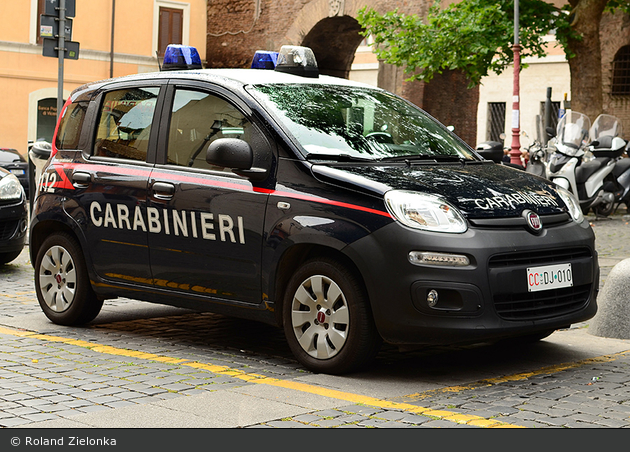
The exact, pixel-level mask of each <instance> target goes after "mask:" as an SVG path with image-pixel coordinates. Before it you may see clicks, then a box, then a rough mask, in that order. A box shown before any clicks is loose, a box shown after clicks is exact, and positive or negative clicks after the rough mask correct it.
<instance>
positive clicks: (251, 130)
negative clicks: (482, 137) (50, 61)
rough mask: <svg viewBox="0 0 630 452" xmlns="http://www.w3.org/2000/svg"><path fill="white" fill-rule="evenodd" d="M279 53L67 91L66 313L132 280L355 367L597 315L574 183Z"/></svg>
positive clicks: (44, 272) (307, 56)
mask: <svg viewBox="0 0 630 452" xmlns="http://www.w3.org/2000/svg"><path fill="white" fill-rule="evenodd" d="M193 57H194V55H193ZM276 59H277V61H276ZM272 60H273V61H271V62H270V65H271V66H272V67H275V70H273V69H272V70H262V69H215V70H203V69H200V68H197V69H195V68H194V67H192V68H190V67H189V68H188V70H163V71H161V72H159V73H154V74H140V75H134V76H128V77H122V78H117V79H112V80H106V81H100V82H96V83H91V84H88V85H85V86H82V87H80V88H78V89H76V90H75V91H74V92H73V93H72V95H71V96H70V98H69V99H68V101H67V102H66V105H65V106H64V109H63V111H62V114H61V117H60V120H59V123H58V125H57V131H56V134H55V138H54V148H53V151H52V154H51V157H50V159H49V160H48V162H47V165H46V166H45V168H44V170H43V172H42V174H41V176H40V177H39V180H38V184H37V193H36V195H35V196H36V198H35V200H34V211H33V215H32V222H31V229H30V252H31V259H32V262H33V266H34V269H35V284H36V289H37V296H38V299H39V303H40V305H41V307H42V309H43V311H44V313H45V314H46V316H48V318H49V319H50V320H51V321H53V322H55V323H58V324H62V325H76V324H82V323H86V322H89V321H91V320H93V319H94V318H95V317H96V316H97V315H98V313H99V310H100V309H101V306H102V304H103V301H104V300H107V299H111V298H115V297H130V298H134V299H138V300H145V301H149V302H155V303H163V304H169V305H174V306H180V307H186V308H192V309H197V310H200V311H212V312H217V313H221V314H226V315H231V316H238V317H243V318H247V319H255V320H259V321H262V322H267V323H269V324H273V325H278V326H280V327H282V328H284V332H285V334H286V339H287V341H288V343H289V345H290V347H291V350H292V351H293V353H294V354H295V357H296V358H297V360H298V361H299V362H300V363H301V364H302V365H304V366H305V367H306V368H308V369H310V370H311V371H314V372H328V373H343V372H350V371H353V370H356V369H358V368H359V367H360V366H363V365H365V364H366V363H368V362H369V361H370V359H372V358H373V357H374V356H375V354H376V353H377V351H378V349H379V346H380V345H381V343H382V342H383V341H385V342H386V343H389V344H397V345H411V344H416V345H418V344H456V343H473V342H480V341H493V340H501V339H505V338H516V339H517V340H532V339H540V338H543V337H545V336H547V335H549V334H551V333H552V332H553V331H554V330H556V329H559V328H565V327H568V326H569V325H571V324H572V323H575V322H581V321H585V320H587V319H589V318H592V317H593V316H594V315H595V313H596V310H597V307H596V295H597V290H598V283H599V266H598V261H597V253H596V251H595V246H594V235H593V232H592V230H591V228H590V226H589V224H588V222H587V221H585V220H584V217H583V216H582V212H581V210H580V207H579V205H578V203H577V202H576V200H575V199H574V198H573V197H572V195H570V194H569V193H568V192H566V191H565V190H563V189H561V188H559V187H556V186H554V185H553V184H551V183H550V182H549V181H546V180H544V179H541V178H538V177H535V176H532V175H529V174H527V173H525V172H524V171H519V170H517V169H513V168H509V167H506V166H503V165H498V164H495V163H493V162H492V161H489V160H484V159H483V158H481V157H480V156H479V155H478V154H477V153H476V152H475V151H474V150H473V149H472V148H470V147H469V146H468V145H466V144H465V143H464V142H462V141H461V140H460V139H459V138H458V137H457V136H455V135H454V134H453V133H451V132H450V131H449V130H447V129H446V128H445V127H443V126H442V125H441V124H440V123H438V122H437V121H436V120H435V119H433V118H432V117H430V116H429V115H428V114H427V113H425V112H424V111H422V110H420V109H418V108H417V107H415V106H414V105H412V104H410V103H409V102H407V101H405V100H403V99H401V98H400V97H397V96H395V95H393V94H391V93H388V92H386V91H383V90H381V89H378V88H374V87H370V86H367V85H363V84H359V83H354V82H351V81H348V80H345V79H340V78H333V77H327V76H319V75H318V73H317V66H316V63H315V58H314V56H313V54H312V52H310V49H307V48H304V47H290V46H285V47H283V49H282V51H281V52H280V54H279V55H275V54H274V56H273V58H272ZM255 62H256V61H255ZM265 64H266V63H265ZM265 64H262V65H263V66H264V65H265ZM185 65H186V64H185ZM166 66H167V64H166V62H165V68H164V69H170V68H167V67H166ZM198 66H199V67H200V65H198ZM176 67H177V66H176ZM262 340H264V338H263V339H262Z"/></svg>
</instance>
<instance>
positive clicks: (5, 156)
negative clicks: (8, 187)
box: [0, 148, 29, 199]
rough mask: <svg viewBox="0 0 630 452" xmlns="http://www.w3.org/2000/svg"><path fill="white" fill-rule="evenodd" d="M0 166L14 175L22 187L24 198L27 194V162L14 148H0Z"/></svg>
mask: <svg viewBox="0 0 630 452" xmlns="http://www.w3.org/2000/svg"><path fill="white" fill-rule="evenodd" d="M0 167H2V168H4V169H6V170H7V171H9V172H10V173H12V174H15V176H16V177H17V178H18V180H19V181H20V184H22V187H24V192H25V193H26V198H27V199H28V196H29V183H28V162H27V161H26V159H25V158H24V157H22V155H21V154H20V153H19V152H18V151H17V150H16V149H9V148H0Z"/></svg>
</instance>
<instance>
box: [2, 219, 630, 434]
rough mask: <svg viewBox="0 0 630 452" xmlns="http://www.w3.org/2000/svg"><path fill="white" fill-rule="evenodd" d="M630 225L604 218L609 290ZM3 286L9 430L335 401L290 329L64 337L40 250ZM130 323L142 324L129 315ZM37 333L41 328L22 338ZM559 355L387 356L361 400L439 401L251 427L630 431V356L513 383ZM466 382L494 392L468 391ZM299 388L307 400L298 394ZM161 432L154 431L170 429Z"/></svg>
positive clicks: (513, 351) (132, 307)
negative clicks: (295, 354)
mask: <svg viewBox="0 0 630 452" xmlns="http://www.w3.org/2000/svg"><path fill="white" fill-rule="evenodd" d="M629 223H630V217H628V216H627V215H625V214H623V212H622V214H617V215H615V216H614V217H612V218H610V219H603V220H596V219H594V218H591V224H592V225H593V228H594V230H595V234H596V237H597V247H598V251H599V254H600V265H601V266H602V279H601V282H600V285H601V286H603V284H604V283H605V279H606V276H607V274H608V273H609V271H610V269H611V268H612V267H613V266H614V265H615V264H616V263H617V262H619V261H621V260H623V259H626V258H628V257H630V245H628V244H629V243H630V224H629ZM0 280H1V281H2V283H1V287H0V426H2V427H40V426H55V425H57V424H55V422H63V421H68V420H73V419H79V418H80V416H81V415H84V414H88V413H96V412H107V411H111V410H116V409H124V408H125V407H138V406H143V405H144V406H148V405H151V406H154V405H155V404H156V403H168V401H172V400H176V399H181V398H185V397H188V396H203V395H210V394H217V393H221V392H222V391H227V392H229V393H230V394H234V396H235V397H236V396H237V395H242V394H246V393H248V391H249V392H251V391H253V390H254V388H255V387H256V386H257V385H258V386H261V383H263V384H276V385H278V386H282V387H286V388H291V389H294V390H299V391H303V392H309V391H315V392H316V391H317V390H318V389H321V385H313V384H311V385H310V386H309V385H308V383H305V381H307V382H308V380H305V378H306V379H307V378H308V377H309V376H310V374H309V373H308V372H306V371H304V370H303V369H302V368H301V367H300V366H299V365H298V364H297V363H296V362H295V361H294V359H293V358H292V356H291V353H290V351H289V349H288V347H287V345H286V344H285V341H284V337H283V335H282V332H281V331H280V330H278V329H276V328H273V327H270V326H267V325H264V324H259V323H256V322H249V321H245V320H239V319H231V318H227V317H223V316H219V315H214V314H208V313H202V314H199V313H193V312H191V311H187V310H183V309H176V308H160V307H157V308H155V309H164V315H162V314H161V311H159V312H158V313H157V314H156V315H153V316H149V317H148V318H147V317H146V316H142V315H136V313H137V312H139V310H141V309H143V308H144V307H145V306H146V304H143V303H140V302H135V301H132V300H126V299H119V300H114V301H107V302H106V305H105V307H104V312H103V313H102V314H101V316H103V319H102V320H101V316H99V318H97V321H96V322H94V323H93V324H92V325H90V326H88V327H84V328H68V327H61V326H58V325H54V324H51V323H49V322H46V321H43V320H42V318H43V314H42V313H41V310H40V308H39V306H38V304H37V302H36V297H35V293H34V288H33V271H32V268H31V267H30V262H29V261H28V255H27V251H26V250H25V252H24V253H23V254H22V255H21V256H20V258H18V259H17V260H16V261H14V262H13V263H11V264H9V265H6V266H4V267H0ZM151 306H152V305H151ZM116 309H123V310H125V312H127V313H128V314H127V315H125V316H122V315H117V314H116ZM29 321H30V322H35V324H36V325H37V328H34V327H33V328H26V327H19V326H18V325H21V324H23V322H29ZM3 325H4V326H3ZM587 328H588V323H583V324H578V325H573V326H572V327H571V329H570V331H567V332H566V333H567V335H568V336H567V337H572V336H571V334H573V333H575V334H577V333H582V332H583V331H584V330H585V329H587ZM35 331H36V332H35ZM261 338H264V340H261ZM552 346H553V345H552V344H549V343H548V342H547V341H542V342H540V343H537V344H532V345H514V344H511V345H510V344H497V345H479V346H470V347H450V348H449V347H444V348H432V349H425V350H419V351H410V352H405V353H403V352H399V351H398V350H394V349H391V348H388V347H384V349H383V351H382V352H381V353H380V354H379V356H378V358H377V362H376V363H375V366H374V369H373V370H372V371H371V372H367V373H365V374H361V375H360V376H358V377H357V379H356V380H352V381H351V382H350V383H349V385H351V386H354V387H355V390H356V391H355V392H361V386H362V385H368V384H369V383H370V380H371V379H380V378H383V376H385V378H390V379H391V380H392V382H393V381H394V380H396V379H397V378H399V377H400V376H402V377H403V379H404V378H407V379H410V380H414V379H417V380H420V378H419V377H420V376H421V377H422V378H421V379H422V381H423V382H424V386H422V385H420V386H422V387H426V388H429V389H426V390H425V389H423V390H421V391H419V392H417V393H414V394H405V395H397V396H395V397H391V396H390V397H386V398H383V397H381V396H380V395H379V396H373V397H372V396H370V397H368V396H365V397H364V398H362V399H359V401H355V400H353V399H351V398H348V400H347V401H346V402H344V401H343V400H344V397H345V395H344V394H343V393H341V392H339V393H335V394H336V395H335V394H333V395H331V394H332V393H330V392H324V393H323V394H324V395H326V396H327V397H330V398H331V399H334V398H337V400H336V403H331V404H330V407H329V408H325V409H317V410H311V411H307V412H305V411H304V410H303V409H302V410H295V412H291V411H288V412H287V413H286V415H283V416H278V417H277V418H274V419H272V420H269V419H265V420H263V421H259V422H255V421H253V422H250V423H247V424H244V425H242V426H243V427H250V428H274V427H281V428H318V427H320V428H323V427H328V428H330V427H333V428H416V427H420V428H480V427H497V426H520V427H536V428H557V427H569V428H576V427H593V428H606V427H608V428H623V427H628V426H630V371H629V367H630V342H628V344H627V346H625V344H622V346H621V348H620V350H619V352H617V353H613V354H608V355H606V356H600V357H596V358H592V359H576V360H575V361H570V362H563V363H555V362H549V363H548V365H546V366H543V367H538V368H537V369H536V370H533V371H531V370H530V371H528V372H516V373H509V372H510V369H517V368H520V367H519V365H521V363H522V362H527V361H528V360H533V358H534V357H540V356H541V355H544V353H545V352H546V350H549V349H550V347H552ZM462 369H463V370H462ZM464 370H465V371H466V372H471V371H474V372H477V375H482V376H483V378H481V377H480V378H478V379H476V380H473V381H467V382H466V383H465V384H462V383H461V377H462V375H464V374H463V373H461V372H464ZM458 378H459V379H460V380H458ZM297 381H300V382H301V383H299V384H302V385H303V386H295V385H294V386H291V385H292V384H293V383H295V382H297ZM414 381H415V380H414ZM457 381H459V382H458V383H457V384H451V383H450V382H457ZM427 382H428V383H427ZM227 392H226V393H227ZM315 392H314V393H315ZM364 392H365V391H364ZM295 413H297V414H295ZM47 422H52V424H47ZM156 422H157V424H155V425H153V426H158V427H160V426H161V425H159V422H158V421H156ZM208 422H209V420H208V419H204V418H203V413H199V417H198V418H195V417H193V418H191V417H188V418H186V419H182V420H181V424H182V425H177V424H171V425H169V426H171V427H204V426H208V425H211V424H208ZM60 425H63V424H60ZM132 426H133V425H132Z"/></svg>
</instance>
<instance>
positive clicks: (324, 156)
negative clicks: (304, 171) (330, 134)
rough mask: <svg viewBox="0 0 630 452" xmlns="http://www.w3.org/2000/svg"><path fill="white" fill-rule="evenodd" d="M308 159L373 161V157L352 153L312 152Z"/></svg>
mask: <svg viewBox="0 0 630 452" xmlns="http://www.w3.org/2000/svg"><path fill="white" fill-rule="evenodd" d="M306 160H308V161H309V162H312V161H313V160H328V161H336V162H373V161H374V159H373V158H367V157H358V156H356V155H350V154H323V153H311V154H308V155H307V156H306Z"/></svg>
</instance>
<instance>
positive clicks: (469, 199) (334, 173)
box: [312, 162, 566, 218]
mask: <svg viewBox="0 0 630 452" xmlns="http://www.w3.org/2000/svg"><path fill="white" fill-rule="evenodd" d="M312 171H313V174H314V176H315V177H316V178H317V179H319V180H321V181H322V182H326V183H330V184H334V185H337V186H340V187H345V188H350V189H354V190H359V191H362V192H365V193H369V194H373V195H377V196H378V195H380V196H382V195H384V194H385V193H386V192H388V191H390V190H408V191H415V192H421V193H431V194H435V195H438V196H441V197H443V198H444V199H445V200H447V201H449V202H450V203H451V204H452V205H454V206H455V207H457V208H458V209H459V210H460V211H461V212H462V214H464V215H465V216H466V217H468V218H490V217H493V218H496V217H509V216H519V215H521V213H522V212H523V210H524V209H531V210H533V211H535V212H537V213H538V214H540V215H546V214H554V213H560V212H566V207H565V205H564V202H563V201H562V199H561V198H560V196H559V195H558V193H557V192H556V191H555V190H554V188H553V186H552V185H551V183H550V182H549V181H547V180H545V179H542V178H540V177H537V176H533V175H531V174H529V173H526V172H525V171H521V170H518V169H513V168H510V167H507V166H503V165H497V164H494V163H487V162H483V163H481V162H475V163H467V164H441V165H428V164H421V165H412V166H407V165H398V164H392V165H357V166H350V165H348V166H345V165H338V166H330V165H313V167H312Z"/></svg>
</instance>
